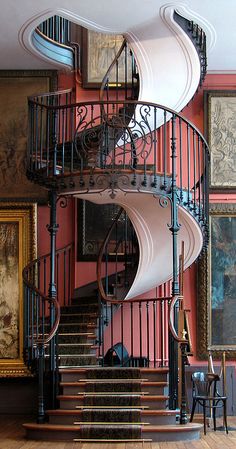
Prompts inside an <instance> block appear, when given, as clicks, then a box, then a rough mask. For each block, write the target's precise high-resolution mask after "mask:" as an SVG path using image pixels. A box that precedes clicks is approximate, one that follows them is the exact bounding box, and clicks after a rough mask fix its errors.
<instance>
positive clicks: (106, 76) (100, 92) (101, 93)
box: [99, 39, 126, 101]
mask: <svg viewBox="0 0 236 449" xmlns="http://www.w3.org/2000/svg"><path fill="white" fill-rule="evenodd" d="M125 46H126V39H124V40H123V42H122V44H121V46H120V49H119V50H118V52H117V54H116V56H115V58H114V59H113V61H112V63H111V64H110V66H109V67H108V69H107V71H106V73H105V75H104V77H103V80H102V84H101V87H100V91H99V100H100V101H103V97H104V92H105V86H106V83H107V81H108V79H109V75H110V73H111V71H112V69H113V67H114V66H115V65H116V63H117V61H118V59H119V58H120V56H121V54H122V52H123V50H124V48H125Z"/></svg>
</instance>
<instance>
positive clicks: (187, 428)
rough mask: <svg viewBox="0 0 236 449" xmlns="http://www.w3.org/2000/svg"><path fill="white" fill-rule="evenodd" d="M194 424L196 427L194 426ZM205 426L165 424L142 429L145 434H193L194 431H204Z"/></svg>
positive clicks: (195, 424)
mask: <svg viewBox="0 0 236 449" xmlns="http://www.w3.org/2000/svg"><path fill="white" fill-rule="evenodd" d="M192 424H194V425H192ZM202 428H203V425H202V424H197V423H187V424H165V425H156V426H154V425H149V426H148V427H144V428H143V429H142V431H143V432H166V433H168V432H191V431H192V430H202Z"/></svg>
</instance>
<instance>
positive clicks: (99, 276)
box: [97, 207, 187, 343]
mask: <svg viewBox="0 0 236 449" xmlns="http://www.w3.org/2000/svg"><path fill="white" fill-rule="evenodd" d="M123 212H124V209H123V207H121V208H120V210H119V212H118V214H117V216H116V218H115V220H114V221H113V222H112V224H111V226H110V228H109V230H108V231H107V234H106V236H105V239H104V241H103V243H102V246H101V248H100V250H99V254H98V260H97V282H98V290H99V293H100V297H101V299H102V301H103V302H105V303H107V304H110V305H114V306H119V305H121V304H124V301H123V300H118V299H111V298H110V297H109V296H107V295H106V293H105V290H104V287H103V283H102V274H101V273H102V258H103V254H104V252H105V248H106V246H107V244H108V241H109V238H110V236H111V233H112V231H113V229H114V227H115V225H116V223H117V222H118V220H119V218H120V216H121V215H122V213H123ZM182 298H183V297H182V296H181V295H175V296H173V297H172V296H165V297H156V298H153V299H152V298H148V299H135V298H133V299H128V300H126V301H125V303H126V304H131V303H132V304H134V303H139V304H142V303H147V302H150V301H159V300H160V301H163V300H164V301H168V303H169V313H168V323H169V330H170V332H171V334H172V336H173V338H174V340H175V341H177V342H178V343H186V342H187V340H186V339H185V338H180V337H179V336H178V334H177V332H176V329H175V326H174V322H173V312H174V308H175V305H176V303H177V301H179V300H181V299H182Z"/></svg>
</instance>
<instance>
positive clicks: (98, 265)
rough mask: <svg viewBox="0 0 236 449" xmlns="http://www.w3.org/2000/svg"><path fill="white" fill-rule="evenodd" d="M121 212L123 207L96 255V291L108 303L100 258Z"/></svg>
mask: <svg viewBox="0 0 236 449" xmlns="http://www.w3.org/2000/svg"><path fill="white" fill-rule="evenodd" d="M123 212H124V209H123V207H121V208H120V210H119V212H118V214H117V216H116V218H115V220H114V221H113V222H112V224H111V226H110V228H109V230H108V231H107V234H106V236H105V239H104V241H103V244H102V246H101V248H100V250H99V254H98V260H97V281H98V290H99V293H100V295H101V298H102V299H103V300H104V301H108V300H109V298H108V296H107V295H106V293H105V290H104V288H103V284H102V258H103V254H104V252H105V248H106V245H107V243H108V241H109V238H110V235H111V233H112V231H113V229H114V227H115V225H116V223H117V222H118V220H119V218H120V216H121V215H122V213H123Z"/></svg>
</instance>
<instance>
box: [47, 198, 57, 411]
mask: <svg viewBox="0 0 236 449" xmlns="http://www.w3.org/2000/svg"><path fill="white" fill-rule="evenodd" d="M48 196H49V207H50V224H49V225H47V229H48V232H49V234H50V281H49V289H48V296H49V297H50V298H52V299H55V298H56V295H57V288H56V234H57V231H58V224H57V192H56V191H55V190H53V189H52V190H50V191H49V195H48ZM54 322H55V306H54V304H53V301H52V302H51V304H50V328H52V327H53V325H54ZM56 368H57V366H56V337H55V336H54V337H53V338H52V339H51V341H50V372H51V382H52V384H51V386H52V407H54V406H55V401H56Z"/></svg>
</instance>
